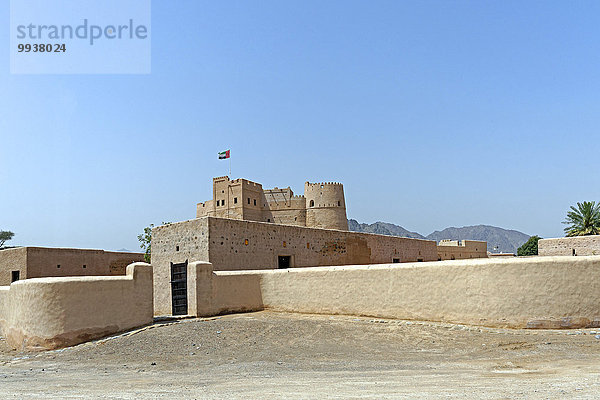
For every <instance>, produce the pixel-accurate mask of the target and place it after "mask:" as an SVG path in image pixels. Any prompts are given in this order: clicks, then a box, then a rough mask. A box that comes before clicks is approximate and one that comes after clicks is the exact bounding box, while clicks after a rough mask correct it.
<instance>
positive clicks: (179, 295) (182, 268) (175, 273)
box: [171, 261, 188, 315]
mask: <svg viewBox="0 0 600 400" xmlns="http://www.w3.org/2000/svg"><path fill="white" fill-rule="evenodd" d="M187 265H188V262H187V261H186V262H184V263H180V264H173V263H171V302H172V304H173V315H187V312H188V304H187Z"/></svg>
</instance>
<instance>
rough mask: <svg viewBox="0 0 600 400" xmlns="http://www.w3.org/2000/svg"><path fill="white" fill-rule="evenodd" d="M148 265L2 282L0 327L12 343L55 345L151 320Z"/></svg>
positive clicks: (40, 346)
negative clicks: (117, 271)
mask: <svg viewBox="0 0 600 400" xmlns="http://www.w3.org/2000/svg"><path fill="white" fill-rule="evenodd" d="M152 291H153V290H152V266H151V265H150V264H145V263H134V264H131V265H129V266H128V267H127V270H126V275H124V276H94V277H61V278H34V279H26V280H21V281H17V282H14V283H13V284H11V285H10V287H1V288H0V328H1V329H2V332H3V335H4V336H5V337H6V340H7V342H8V344H9V345H10V346H12V347H13V348H15V349H29V350H31V349H55V348H60V347H65V346H72V345H75V344H78V343H82V342H85V341H88V340H92V339H96V338H99V337H103V336H107V335H110V334H113V333H117V332H121V331H125V330H128V329H131V328H135V327H138V326H142V325H146V324H150V323H152V320H153V315H152V314H153V309H152V308H153V307H152Z"/></svg>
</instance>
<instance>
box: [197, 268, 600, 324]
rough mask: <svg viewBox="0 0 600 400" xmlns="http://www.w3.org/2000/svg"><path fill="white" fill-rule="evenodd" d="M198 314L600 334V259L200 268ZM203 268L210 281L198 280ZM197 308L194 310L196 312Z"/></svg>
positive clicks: (203, 275) (204, 278)
mask: <svg viewBox="0 0 600 400" xmlns="http://www.w3.org/2000/svg"><path fill="white" fill-rule="evenodd" d="M189 268H190V272H191V274H192V275H194V274H195V276H197V277H198V276H201V279H198V280H197V281H196V282H195V283H194V282H192V281H190V280H188V284H189V285H196V288H198V289H193V290H194V294H193V295H194V296H195V300H193V301H195V302H196V303H197V304H203V306H201V307H199V308H198V309H197V310H196V309H194V307H190V309H189V312H190V314H192V315H214V314H219V313H228V312H237V311H250V310H262V309H272V310H276V311H288V312H302V313H318V314H347V315H363V316H373V317H381V318H398V319H413V320H426V321H445V322H454V323H463V324H473V325H483V326H493V327H513V328H525V327H527V328H580V327H598V326H600V302H598V293H599V291H600V257H531V258H512V259H477V260H475V259H474V260H456V261H441V262H434V263H410V264H389V265H388V264H384V265H369V266H341V267H319V268H302V269H289V270H272V271H269V270H265V271H227V272H226V271H214V272H212V273H210V264H208V263H191V264H190V265H189ZM198 268H200V269H201V270H202V273H200V274H197V273H196V272H197V271H198ZM191 303H192V301H190V304H191Z"/></svg>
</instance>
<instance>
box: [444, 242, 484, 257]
mask: <svg viewBox="0 0 600 400" xmlns="http://www.w3.org/2000/svg"><path fill="white" fill-rule="evenodd" d="M437 248H438V260H440V261H442V260H462V259H468V258H487V256H488V255H487V242H482V241H478V240H460V241H459V240H442V241H441V242H439V243H438V246H437Z"/></svg>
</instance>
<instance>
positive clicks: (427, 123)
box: [0, 0, 600, 250]
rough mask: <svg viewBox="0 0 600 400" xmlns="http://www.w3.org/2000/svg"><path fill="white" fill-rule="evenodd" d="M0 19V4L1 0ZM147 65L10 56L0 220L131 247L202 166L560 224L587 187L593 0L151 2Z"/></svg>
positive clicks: (457, 215) (447, 216)
mask: <svg viewBox="0 0 600 400" xmlns="http://www.w3.org/2000/svg"><path fill="white" fill-rule="evenodd" d="M0 24H1V25H2V26H5V27H7V26H8V24H9V7H8V1H4V2H2V6H1V7H0ZM151 38H152V72H151V74H149V75H11V74H10V71H9V50H8V47H9V31H8V29H6V28H5V29H2V30H0V47H1V48H2V49H4V51H3V53H4V56H2V57H3V60H4V62H3V63H2V65H3V67H2V68H0V93H1V96H0V229H3V230H11V231H13V232H15V233H16V236H15V238H14V240H13V241H12V242H11V244H13V245H36V246H63V247H89V248H104V249H109V250H110V249H112V250H114V249H120V248H128V249H130V250H136V249H137V248H138V242H137V239H136V235H137V234H138V233H140V232H141V231H142V229H143V227H144V226H147V225H149V224H150V223H154V224H157V223H161V222H162V221H181V220H185V219H191V218H194V216H195V204H196V203H197V202H199V201H204V200H207V199H210V198H211V195H212V186H211V185H212V183H211V178H212V177H214V176H221V175H225V174H226V173H227V168H228V163H227V162H226V161H219V160H218V159H217V153H218V152H219V151H222V150H226V149H231V154H232V175H233V177H236V178H237V177H244V178H247V179H251V180H254V181H257V182H260V183H262V184H263V186H264V187H267V188H268V187H273V186H279V187H286V186H288V185H289V186H291V187H292V189H293V190H294V191H295V192H296V193H297V194H301V193H302V192H303V188H304V182H305V181H306V180H310V181H317V182H318V181H339V182H342V183H344V188H345V192H346V200H347V207H348V208H347V212H348V217H349V218H355V219H357V220H359V221H361V222H369V223H370V222H375V221H386V222H392V223H396V224H399V225H402V226H404V227H405V228H407V229H409V230H413V231H418V232H420V233H422V234H424V235H426V234H429V233H431V232H432V231H434V230H439V229H443V228H446V227H448V226H465V225H475V224H490V225H496V226H500V227H503V228H508V229H517V230H520V231H523V232H525V233H527V234H531V235H533V234H539V235H541V236H543V237H556V236H561V235H562V228H563V225H562V224H561V221H562V220H564V217H565V214H566V211H567V209H568V207H569V205H571V204H574V203H576V202H577V201H583V200H600V193H599V192H600V174H599V173H598V167H599V163H600V157H599V154H600V144H599V143H600V142H599V140H598V139H599V138H600V135H599V133H598V132H599V129H598V128H599V126H600V2H598V1H577V2H564V1H562V2H558V1H556V2H552V1H526V2H523V1H504V0H503V1H472V2H468V1H424V0H418V1H325V2H324V1H212V2H205V1H198V0H189V1H186V0H178V1H167V0H154V1H153V2H152V27H151Z"/></svg>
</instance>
